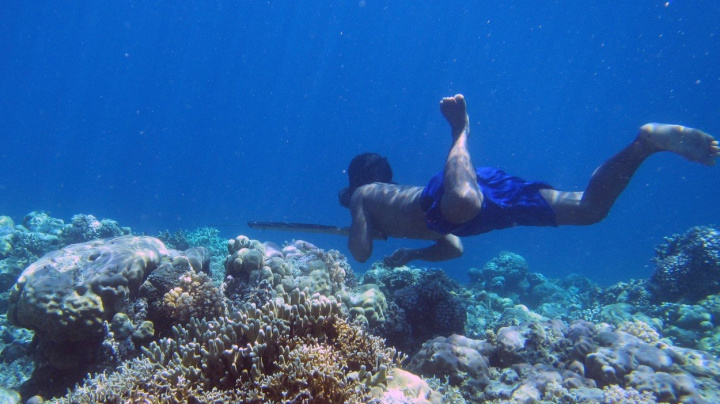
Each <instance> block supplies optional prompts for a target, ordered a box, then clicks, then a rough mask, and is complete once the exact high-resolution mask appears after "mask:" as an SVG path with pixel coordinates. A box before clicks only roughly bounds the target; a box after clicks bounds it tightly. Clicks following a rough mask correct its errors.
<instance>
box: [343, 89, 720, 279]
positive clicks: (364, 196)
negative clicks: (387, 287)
mask: <svg viewBox="0 0 720 404" xmlns="http://www.w3.org/2000/svg"><path fill="white" fill-rule="evenodd" d="M440 111H441V112H442V114H443V116H444V117H445V119H446V120H447V121H448V123H450V128H451V130H452V131H451V134H452V146H451V147H450V152H449V153H448V156H447V159H446V161H445V166H444V170H443V171H442V172H440V173H438V174H436V175H435V176H434V177H432V178H431V179H430V181H429V182H428V184H427V185H426V186H425V187H417V186H408V185H398V184H395V183H394V182H393V181H392V169H391V168H390V164H389V163H388V161H387V159H386V158H384V157H382V156H380V155H378V154H375V153H364V154H361V155H358V156H356V157H355V158H354V159H353V160H352V161H351V163H350V166H349V168H348V176H349V180H350V185H349V187H346V188H343V189H342V190H341V191H340V192H339V194H338V199H339V201H340V204H341V205H342V206H344V207H347V208H349V209H350V214H351V216H352V223H351V225H350V233H349V236H348V247H349V249H350V252H351V253H352V255H353V257H354V258H355V259H356V260H358V261H359V262H365V261H366V260H367V259H368V258H370V255H371V254H372V250H373V239H374V238H381V239H382V238H387V237H396V238H411V239H420V240H433V241H434V242H435V243H434V244H432V245H430V246H428V247H425V248H417V249H415V248H400V249H398V250H396V251H395V252H393V253H392V254H391V255H390V256H388V257H386V258H385V263H386V264H387V265H388V266H391V267H398V266H402V265H405V264H407V263H408V262H410V261H414V260H423V261H444V260H449V259H453V258H457V257H459V256H460V255H462V253H463V246H462V242H461V241H460V237H465V236H472V235H476V234H481V233H485V232H489V231H492V230H499V229H504V228H507V227H512V226H561V225H590V224H593V223H597V222H599V221H601V220H602V219H603V218H605V217H606V216H607V214H608V212H609V211H610V207H612V205H613V203H614V202H615V200H616V199H617V197H618V196H619V195H620V193H621V192H622V191H623V190H624V189H625V187H626V185H627V184H628V182H629V181H630V178H631V177H632V176H633V174H634V173H635V171H636V170H637V168H638V167H639V166H640V164H642V162H643V161H645V159H647V158H648V157H650V156H651V155H652V154H654V153H657V152H661V151H669V152H673V153H675V154H678V155H680V156H682V157H684V158H686V159H688V160H690V161H694V162H698V163H700V164H704V165H707V166H712V165H714V164H715V159H716V158H717V157H718V156H720V147H719V146H718V142H717V141H716V140H715V139H714V138H713V137H712V136H710V135H708V134H707V133H705V132H702V131H700V130H697V129H692V128H688V127H684V126H680V125H667V124H658V123H649V124H645V125H643V126H642V127H640V132H639V133H638V135H637V137H636V138H635V140H634V141H633V142H632V143H630V144H629V145H628V146H627V147H625V148H624V149H623V150H621V151H620V152H619V153H617V154H616V155H615V156H613V157H611V158H610V159H609V160H607V161H605V163H603V164H602V165H601V166H600V167H599V168H597V169H596V170H595V172H594V173H593V174H592V176H591V178H590V182H589V184H588V186H587V188H586V189H585V191H582V192H574V191H559V190H556V189H554V188H553V187H551V186H550V185H548V184H547V183H544V182H538V181H525V180H523V179H521V178H518V177H515V176H511V175H508V174H506V173H504V172H503V171H501V170H498V169H496V168H488V167H483V168H475V166H473V164H472V161H471V159H470V153H469V152H468V148H467V142H468V138H469V136H470V128H469V120H468V116H467V112H466V104H465V98H464V97H463V96H462V95H460V94H458V95H456V96H454V97H447V98H443V99H442V101H440Z"/></svg>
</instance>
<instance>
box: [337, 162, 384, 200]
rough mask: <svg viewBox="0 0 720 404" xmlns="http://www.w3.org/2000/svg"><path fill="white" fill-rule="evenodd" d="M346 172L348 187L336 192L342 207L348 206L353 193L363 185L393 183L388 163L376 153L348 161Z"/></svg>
mask: <svg viewBox="0 0 720 404" xmlns="http://www.w3.org/2000/svg"><path fill="white" fill-rule="evenodd" d="M347 172H348V178H349V180H350V186H348V187H345V188H343V189H341V190H340V192H338V201H339V202H340V205H342V206H344V207H348V206H349V205H350V198H351V197H352V194H353V192H355V190H356V189H358V188H360V187H361V186H363V185H367V184H372V183H373V182H385V183H388V184H392V183H393V181H392V176H393V173H392V168H390V163H388V161H387V158H385V157H383V156H381V155H379V154H377V153H363V154H358V155H357V156H355V158H353V159H352V161H350V166H349V167H348V170H347Z"/></svg>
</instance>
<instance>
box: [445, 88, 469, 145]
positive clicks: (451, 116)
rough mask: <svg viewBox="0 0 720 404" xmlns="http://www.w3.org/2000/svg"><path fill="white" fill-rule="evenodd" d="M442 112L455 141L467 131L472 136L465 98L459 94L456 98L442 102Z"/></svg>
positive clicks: (446, 98) (449, 98) (447, 98)
mask: <svg viewBox="0 0 720 404" xmlns="http://www.w3.org/2000/svg"><path fill="white" fill-rule="evenodd" d="M440 111H441V112H442V114H443V116H444V117H445V119H446V120H447V121H448V123H449V124H450V127H451V128H452V136H453V139H455V138H457V137H458V136H460V134H461V133H462V132H463V131H465V132H467V134H470V123H469V121H468V116H467V107H466V105H465V97H463V95H462V94H457V95H455V96H454V97H445V98H443V99H442V100H441V101H440Z"/></svg>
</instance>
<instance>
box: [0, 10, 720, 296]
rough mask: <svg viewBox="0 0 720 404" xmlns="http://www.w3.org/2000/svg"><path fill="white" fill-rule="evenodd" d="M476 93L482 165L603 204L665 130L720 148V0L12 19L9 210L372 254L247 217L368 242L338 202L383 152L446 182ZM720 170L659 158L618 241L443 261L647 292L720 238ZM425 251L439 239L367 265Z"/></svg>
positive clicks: (0, 18)
mask: <svg viewBox="0 0 720 404" xmlns="http://www.w3.org/2000/svg"><path fill="white" fill-rule="evenodd" d="M455 93H462V94H464V95H465V97H466V99H467V102H468V110H469V115H470V120H471V133H472V135H471V143H470V148H471V152H472V155H473V160H474V163H475V164H476V165H482V166H497V167H500V168H502V169H503V170H505V171H507V172H509V173H512V174H515V175H519V176H522V177H525V178H526V179H528V180H542V181H546V182H549V183H550V184H552V185H554V186H555V187H557V188H559V189H567V190H581V189H583V188H584V187H585V185H586V183H587V180H588V178H589V176H590V174H591V173H592V172H593V170H594V169H595V168H596V167H597V166H598V165H599V164H600V163H602V162H603V160H604V159H606V158H607V157H609V156H610V155H612V154H613V153H615V152H616V151H618V150H619V149H620V148H621V147H623V146H624V145H625V144H627V143H628V142H630V141H631V140H632V139H633V138H634V136H635V134H636V132H637V128H638V127H639V126H640V125H642V124H643V123H646V122H668V123H679V124H683V125H688V126H693V127H697V128H700V129H703V130H705V131H707V132H709V133H711V134H714V135H716V136H717V135H720V96H718V94H720V2H718V1H717V0H698V1H690V0H676V1H669V2H665V1H606V2H580V1H442V2H411V1H374V0H361V1H356V0H355V1H329V2H297V1H285V2H280V1H277V2H276V1H272V2H261V1H204V2H200V1H197V2H170V1H159V2H140V1H115V2H69V3H63V2H60V3H58V2H48V1H38V2H21V1H13V0H9V1H5V2H4V3H3V6H2V7H1V8H0V139H1V142H0V214H3V215H9V216H12V217H13V218H14V219H15V220H16V222H19V221H20V219H21V218H22V217H23V216H24V215H25V214H27V213H29V212H30V211H33V210H44V211H47V212H49V213H50V214H51V215H52V216H53V217H59V218H63V219H64V220H65V221H69V220H70V218H71V217H72V215H74V214H76V213H88V214H93V215H95V216H97V217H98V218H111V219H114V220H117V221H118V222H119V223H120V224H121V225H124V226H130V227H131V228H132V229H133V231H134V232H145V233H146V234H151V235H153V234H157V233H158V232H159V231H161V230H165V229H168V230H170V231H175V230H178V229H181V228H182V229H193V228H197V227H202V226H219V228H220V229H221V231H222V234H223V235H224V236H227V237H228V238H231V237H234V236H236V235H238V234H246V235H248V236H249V237H251V238H255V239H260V240H263V241H274V242H276V243H278V244H282V243H283V242H284V241H290V240H292V239H298V238H302V239H306V240H308V241H311V242H313V243H315V244H316V245H318V246H320V247H321V248H325V249H331V248H334V249H338V250H340V251H341V252H342V253H344V254H346V255H348V256H349V253H348V251H347V248H346V240H344V239H342V238H339V237H335V236H320V235H317V234H302V233H297V234H292V233H279V232H268V231H264V232H261V231H257V230H252V229H249V228H248V227H247V226H246V225H245V223H246V222H247V221H248V220H263V221H293V222H311V223H321V224H334V225H347V224H349V221H350V218H349V215H348V212H347V211H346V210H344V209H343V208H342V207H340V206H339V205H338V203H337V191H338V190H339V189H340V188H342V187H343V186H346V185H347V184H346V183H347V177H346V175H345V174H344V172H343V170H344V169H346V168H347V165H348V163H349V161H350V159H351V158H352V157H353V156H355V155H356V154H359V153H362V152H366V151H373V152H377V153H381V154H383V155H386V156H387V157H388V158H389V160H390V163H391V164H392V165H393V169H394V172H395V180H396V181H397V182H399V183H407V184H416V185H424V184H425V183H426V182H427V180H428V179H429V178H430V177H431V176H432V175H433V174H435V173H436V172H437V171H438V170H440V169H441V167H442V164H443V160H444V158H445V155H446V153H447V150H448V147H449V143H450V136H449V127H448V125H447V124H446V122H445V121H444V120H443V118H442V116H441V115H440V113H439V111H438V101H439V100H440V99H441V98H442V97H443V96H449V95H453V94H455ZM718 170H720V168H717V167H716V168H707V167H701V166H699V165H696V164H691V163H689V162H686V161H684V160H682V159H681V158H679V157H677V156H672V155H658V156H654V157H652V158H651V159H650V160H649V161H647V162H646V164H645V165H644V166H643V167H642V168H641V169H640V170H639V172H638V173H637V175H636V177H635V178H634V179H633V181H632V183H631V184H630V186H629V187H628V189H627V190H626V192H625V193H624V194H623V195H622V196H621V197H620V199H619V200H618V202H617V204H616V206H615V207H614V208H613V210H612V212H611V214H610V216H609V217H608V218H607V219H606V220H605V221H603V222H602V223H600V224H597V225H594V226H591V227H567V228H515V229H511V230H504V231H499V232H493V233H490V234H485V235H481V236H477V237H473V238H469V239H465V250H466V252H465V255H464V257H462V258H461V259H457V260H454V261H450V262H446V263H441V264H434V265H433V266H435V267H440V268H443V269H445V270H446V271H447V272H448V273H449V274H451V275H452V276H454V277H457V278H458V279H464V276H465V272H466V271H467V270H468V269H469V268H470V267H473V266H478V267H481V266H482V265H483V264H484V263H485V262H486V261H487V260H488V259H490V258H492V257H494V256H496V255H497V254H498V253H499V252H500V251H503V250H507V251H512V252H516V253H518V254H521V255H522V256H524V257H525V258H526V259H527V261H528V263H529V265H530V270H531V271H533V272H541V273H543V274H545V275H546V276H548V277H562V276H565V275H567V274H570V273H580V274H583V275H586V276H588V277H590V278H592V279H593V280H595V281H596V282H599V283H601V284H609V283H612V282H615V281H619V280H627V279H630V278H646V277H648V276H649V275H650V273H651V271H652V268H653V265H652V263H650V261H649V260H650V258H651V257H652V256H653V248H654V246H655V245H657V244H658V243H660V242H662V240H663V237H665V236H669V235H671V234H673V233H678V232H684V231H685V230H686V229H687V228H688V227H690V226H694V225H704V224H713V223H714V224H720V209H718V207H717V201H718V197H719V196H720V171H718ZM407 245H410V246H420V245H422V244H421V243H416V242H407V241H404V240H390V241H388V242H386V243H378V244H376V251H375V254H374V256H373V257H372V258H371V260H370V261H368V263H366V264H363V265H360V264H357V263H354V262H353V261H351V263H353V268H354V269H355V270H356V271H362V270H364V269H366V268H368V267H369V265H370V263H371V262H373V261H375V260H378V259H381V258H382V257H383V256H384V255H387V254H389V253H391V252H392V251H393V250H394V249H396V248H398V247H401V246H407ZM418 265H424V264H422V263H418Z"/></svg>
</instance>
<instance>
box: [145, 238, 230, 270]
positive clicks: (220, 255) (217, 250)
mask: <svg viewBox="0 0 720 404" xmlns="http://www.w3.org/2000/svg"><path fill="white" fill-rule="evenodd" d="M157 238H158V239H160V240H161V241H162V242H163V243H165V245H166V246H167V247H168V248H172V249H175V250H179V251H184V250H189V249H191V248H197V247H202V248H203V249H204V250H205V251H207V252H208V257H209V259H210V262H209V270H210V274H211V276H212V278H213V279H214V280H215V281H216V282H218V283H219V282H221V281H222V280H223V279H224V278H225V270H224V262H225V256H226V255H227V245H228V240H227V239H226V238H222V237H220V230H218V229H215V228H212V227H201V228H198V229H195V230H178V231H176V232H175V233H172V234H171V233H170V232H169V231H163V232H160V234H159V235H158V237H157Z"/></svg>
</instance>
